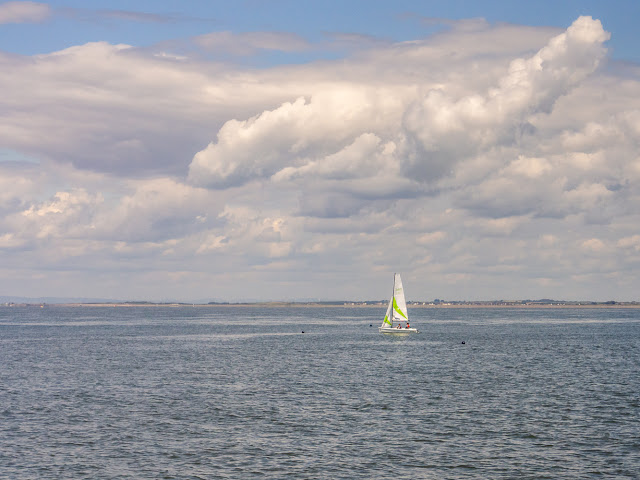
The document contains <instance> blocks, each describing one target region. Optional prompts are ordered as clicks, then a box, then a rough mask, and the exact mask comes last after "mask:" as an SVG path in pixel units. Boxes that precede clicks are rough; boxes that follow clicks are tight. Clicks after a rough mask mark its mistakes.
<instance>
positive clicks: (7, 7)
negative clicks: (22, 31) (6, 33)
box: [0, 2, 51, 25]
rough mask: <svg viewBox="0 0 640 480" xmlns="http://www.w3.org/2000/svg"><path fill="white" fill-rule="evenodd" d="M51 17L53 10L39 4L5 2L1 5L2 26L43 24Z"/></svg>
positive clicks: (0, 18) (0, 21) (0, 20)
mask: <svg viewBox="0 0 640 480" xmlns="http://www.w3.org/2000/svg"><path fill="white" fill-rule="evenodd" d="M50 15H51V8H50V7H49V5H47V4H46V3H39V2H5V3H2V4H0V25H1V24H3V23H32V22H41V21H43V20H45V19H47V18H48V17H49V16H50Z"/></svg>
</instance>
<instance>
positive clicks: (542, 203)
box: [0, 17, 640, 299]
mask: <svg viewBox="0 0 640 480" xmlns="http://www.w3.org/2000/svg"><path fill="white" fill-rule="evenodd" d="M450 27H451V28H450V29H448V30H446V31H442V32H439V33H437V34H436V35H433V36H431V37H428V38H425V39H418V40H415V41H412V42H403V43H399V44H393V45H389V44H387V43H385V42H379V43H376V42H370V49H369V50H367V51H359V52H358V54H355V55H353V56H351V57H349V58H346V59H341V60H340V61H336V62H333V61H323V62H318V63H308V64H302V65H291V66H278V67H273V68H261V69H250V68H240V67H238V66H237V65H234V66H229V65H225V64H221V63H215V62H205V61H202V60H197V59H192V58H189V57H187V56H185V57H180V58H177V57H176V56H172V55H171V54H170V52H167V54H166V55H164V56H158V55H153V54H151V53H150V52H148V51H143V50H138V49H136V48H133V47H130V46H127V45H110V44H106V43H92V44H86V45H80V46H76V47H72V48H70V49H66V50H63V51H61V52H55V53H53V54H49V55H39V56H35V57H30V58H21V57H9V56H0V62H1V63H2V65H1V66H2V68H0V87H1V88H3V90H4V91H6V92H10V93H11V94H10V95H9V94H8V95H5V96H3V97H2V99H0V107H2V112H3V114H2V117H1V121H2V127H3V128H2V129H0V141H1V142H2V144H3V145H5V146H6V147H7V148H9V149H13V150H15V151H19V152H23V153H26V154H29V155H31V156H34V157H36V158H38V159H40V162H41V163H40V164H30V165H26V164H22V165H20V164H19V165H18V166H17V167H16V166H15V165H11V166H9V164H6V165H4V166H3V165H2V163H0V172H1V173H3V176H0V187H2V189H0V211H2V212H3V217H2V218H1V219H0V254H1V255H3V257H2V258H3V259H5V260H6V262H5V263H4V265H5V267H4V268H6V269H9V268H11V269H12V270H11V272H12V274H14V276H15V274H16V272H18V273H19V272H20V271H21V270H20V269H21V268H26V267H24V265H36V264H39V265H46V266H47V268H50V269H51V270H52V271H55V269H56V268H61V266H64V268H67V269H70V270H74V271H77V272H81V271H83V270H82V267H81V265H84V264H87V265H92V267H91V268H96V269H99V270H100V271H110V270H114V271H121V270H120V269H123V268H124V269H126V271H127V272H130V275H131V277H130V278H129V279H128V280H127V282H124V283H125V284H126V285H127V286H129V287H131V286H134V285H136V284H137V283H140V282H141V281H142V280H144V283H145V285H156V283H155V282H157V278H159V277H163V278H176V279H179V282H177V281H176V283H175V284H173V285H175V288H176V289H175V290H174V293H175V295H182V294H183V295H187V296H188V297H189V298H193V297H194V296H195V297H206V296H207V295H208V292H210V291H211V285H213V284H215V285H216V291H217V294H218V295H219V297H218V298H226V299H231V298H234V295H237V292H239V291H244V290H245V287H247V286H248V287H249V288H251V289H252V290H253V291H255V295H254V297H255V298H261V299H265V298H271V299H273V298H293V297H298V298H299V297H309V296H316V297H317V296H322V297H325V298H326V297H330V298H336V297H337V296H338V297H344V296H345V295H346V296H351V295H353V296H354V297H363V296H366V297H368V296H369V295H373V294H371V293H370V292H375V291H378V290H376V288H377V286H378V285H377V284H376V282H377V280H376V281H373V280H371V281H369V280H367V282H362V281H361V280H362V279H363V278H367V279H370V278H377V277H380V282H381V283H380V287H381V290H380V291H381V292H382V294H383V293H384V291H386V290H384V285H383V283H384V281H385V280H387V279H386V277H385V275H386V274H387V273H388V272H389V271H402V272H403V273H404V272H406V273H405V275H406V278H407V280H406V282H407V284H408V285H416V287H415V288H416V290H415V291H413V292H412V297H413V298H416V299H418V298H429V297H432V298H433V297H439V298H443V297H446V296H450V297H455V298H469V299H473V298H487V297H489V298H495V296H501V297H503V298H510V297H512V298H517V297H520V298H521V297H522V296H523V295H526V296H528V297H535V296H537V297H560V296H569V297H572V298H576V297H580V296H584V297H585V298H587V297H594V296H596V295H606V296H614V294H616V293H620V294H622V295H625V296H626V297H628V298H630V297H633V296H634V295H635V293H633V291H632V288H631V287H630V286H631V285H633V284H634V282H635V284H636V285H637V280H638V278H637V273H634V272H637V267H638V266H639V265H640V256H639V255H638V244H639V242H638V238H637V237H638V234H637V233H638V232H637V225H638V222H640V214H638V212H639V211H640V208H639V206H640V188H638V185H639V183H638V180H640V157H639V156H638V154H637V145H638V141H639V139H640V114H639V113H638V112H640V100H638V99H640V81H638V75H637V72H636V73H633V69H632V73H630V72H629V71H627V72H625V75H624V76H621V75H619V74H618V73H616V71H615V70H607V69H604V68H602V66H603V65H604V64H605V61H606V48H605V44H606V41H607V39H608V38H609V34H608V33H607V32H606V31H605V30H604V29H603V27H602V25H601V24H600V22H599V21H598V20H594V19H592V18H590V17H580V18H578V19H577V20H576V21H575V22H574V23H573V24H572V25H571V26H569V28H567V29H566V31H558V30H557V29H549V28H534V27H521V26H517V25H490V24H488V23H487V22H484V21H479V20H475V21H472V22H466V23H465V22H462V23H461V22H453V23H451V25H450ZM198 41H200V42H202V43H203V47H206V48H209V49H212V50H215V49H223V50H225V51H229V52H230V53H233V54H238V55H251V54H253V52H255V51H256V50H255V49H256V48H263V47H266V48H272V49H276V50H278V49H280V50H284V51H292V50H296V49H305V48H307V45H305V42H304V41H302V40H299V39H297V38H295V37H288V36H286V35H280V34H258V33H256V34H246V35H232V34H229V33H224V32H222V33H215V34H211V35H208V36H203V37H200V38H199V39H198ZM287 42H289V45H288V46H287ZM232 43H235V44H237V45H238V46H239V50H238V51H234V52H231V51H230V50H229V47H228V46H229V45H230V44H232ZM261 45H262V46H261ZM287 49H289V50H287ZM8 72H11V73H8ZM18 163H20V162H18ZM2 252H5V253H2ZM6 252H11V255H9V254H7V253H6ZM45 252H55V255H50V256H48V255H47V254H46V253H45ZM21 265H23V266H22V267H21ZM155 272H162V273H163V275H154V273H155ZM77 275H78V278H84V277H83V276H82V274H81V273H78V274H77ZM604 276H606V278H607V279H608V282H607V283H606V285H611V287H610V288H609V287H606V288H604V289H603V288H602V285H603V283H602V278H603V277H604ZM26 277H27V275H26V274H25V275H24V282H25V284H28V279H27V278H26ZM107 277H108V275H107ZM107 277H105V278H107ZM115 283H117V282H115ZM115 283H114V282H110V281H108V280H106V279H105V283H104V284H103V286H104V288H105V289H107V290H108V291H113V292H116V291H118V288H117V286H116V285H115ZM365 283H366V285H365ZM318 285H327V287H326V288H325V287H322V288H321V290H322V292H321V293H319V292H318ZM607 288H609V289H608V290H607ZM122 289H124V287H122ZM181 289H183V290H181ZM312 291H314V294H312V293H311V292H312ZM282 292H286V294H284V293H282ZM496 292H500V293H496ZM606 299H608V298H606Z"/></svg>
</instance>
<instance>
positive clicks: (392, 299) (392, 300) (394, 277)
mask: <svg viewBox="0 0 640 480" xmlns="http://www.w3.org/2000/svg"><path fill="white" fill-rule="evenodd" d="M394 303H396V274H395V272H394V273H393V290H392V291H391V312H389V313H391V327H392V328H393V318H394V317H395V315H394V313H393V310H394V308H393V304H394Z"/></svg>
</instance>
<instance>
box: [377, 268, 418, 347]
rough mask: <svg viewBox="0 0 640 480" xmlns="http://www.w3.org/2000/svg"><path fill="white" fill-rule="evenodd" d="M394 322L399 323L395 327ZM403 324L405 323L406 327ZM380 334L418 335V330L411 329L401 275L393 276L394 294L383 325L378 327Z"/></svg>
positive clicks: (395, 274)
mask: <svg viewBox="0 0 640 480" xmlns="http://www.w3.org/2000/svg"><path fill="white" fill-rule="evenodd" d="M394 322H398V323H397V325H394ZM402 322H405V325H404V327H403V326H402ZM378 331H379V332H380V333H386V334H391V335H408V334H410V333H418V329H416V328H411V327H409V312H408V311H407V302H406V301H405V299H404V288H402V279H401V278H400V274H399V273H394V274H393V294H392V295H391V300H389V306H388V307H387V313H386V314H385V316H384V320H382V325H381V326H380V327H378Z"/></svg>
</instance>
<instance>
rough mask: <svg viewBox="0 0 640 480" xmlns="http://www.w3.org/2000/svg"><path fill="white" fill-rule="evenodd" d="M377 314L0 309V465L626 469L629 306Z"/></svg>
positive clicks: (23, 469)
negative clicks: (403, 320) (386, 318)
mask: <svg viewBox="0 0 640 480" xmlns="http://www.w3.org/2000/svg"><path fill="white" fill-rule="evenodd" d="M383 315H384V307H380V308H379V309H376V308H341V307H326V308H324V307H321V308H302V307H288V308H287V307H285V308H276V307H260V306H250V307H231V306H228V307H212V306H206V307H198V306H195V307H191V306H181V307H168V306H167V307H94V306H91V307H89V306H83V307H62V306H45V307H44V308H37V307H0V478H8V479H40V478H46V479H48V478H56V479H57V478H65V479H66V478H73V479H81V478H91V479H93V478H100V479H116V478H117V479H129V478H130V479H152V478H153V479H156V478H166V479H174V478H175V479H218V478H220V479H225V478H233V479H236V478H237V479H246V478H264V479H284V478H292V479H293V478H295V479H514V478H518V479H544V478H547V479H590V478H593V479H601V478H616V479H637V478H640V309H627V308H606V309H596V308H581V309H570V308H566V309H520V308H518V309H506V308H495V309H487V308H459V309H455V308H449V309H442V308H438V309H434V308H432V309H429V308H416V309H410V315H411V318H412V322H411V324H412V326H416V327H417V328H418V329H419V330H420V334H418V335H410V336H407V337H398V338H396V337H393V336H385V335H381V334H379V333H378V329H377V327H378V324H379V323H380V322H381V318H382V316H383ZM303 332H304V333H303Z"/></svg>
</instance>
